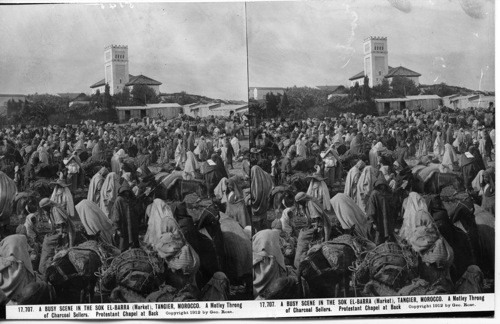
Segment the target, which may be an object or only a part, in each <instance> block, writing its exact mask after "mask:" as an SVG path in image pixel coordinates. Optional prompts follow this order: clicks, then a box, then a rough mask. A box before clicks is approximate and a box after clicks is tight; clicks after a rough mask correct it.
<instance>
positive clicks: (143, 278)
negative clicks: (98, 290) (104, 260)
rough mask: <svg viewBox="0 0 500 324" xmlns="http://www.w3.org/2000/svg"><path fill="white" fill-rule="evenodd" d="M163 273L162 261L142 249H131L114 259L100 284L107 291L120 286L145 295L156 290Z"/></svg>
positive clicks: (161, 280)
mask: <svg viewBox="0 0 500 324" xmlns="http://www.w3.org/2000/svg"><path fill="white" fill-rule="evenodd" d="M164 271H165V267H164V263H163V260H161V259H160V258H158V257H157V256H156V255H154V254H148V252H146V251H144V250H142V249H131V250H128V251H125V252H123V253H122V254H120V255H119V256H117V257H116V258H114V260H113V261H112V262H111V265H110V266H109V268H108V269H107V270H106V271H105V272H104V273H103V275H102V284H103V286H104V288H106V289H108V290H112V289H113V288H115V287H116V286H122V287H125V288H128V289H130V290H132V291H134V292H136V293H138V294H140V295H147V294H149V293H151V292H153V291H155V290H158V288H159V287H160V284H161V283H162V282H163V279H162V277H163V273H164Z"/></svg>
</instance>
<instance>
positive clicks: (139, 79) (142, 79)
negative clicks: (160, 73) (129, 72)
mask: <svg viewBox="0 0 500 324" xmlns="http://www.w3.org/2000/svg"><path fill="white" fill-rule="evenodd" d="M136 84H145V85H161V84H162V83H161V82H159V81H156V80H153V79H151V78H149V77H147V76H145V75H142V74H140V75H138V76H136V77H134V76H130V77H129V81H128V82H127V83H126V84H125V85H126V86H131V85H136Z"/></svg>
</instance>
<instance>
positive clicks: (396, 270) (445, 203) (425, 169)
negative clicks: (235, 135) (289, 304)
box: [247, 0, 496, 316]
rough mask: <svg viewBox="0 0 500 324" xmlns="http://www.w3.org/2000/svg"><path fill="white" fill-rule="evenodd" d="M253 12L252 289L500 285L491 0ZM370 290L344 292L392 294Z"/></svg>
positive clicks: (299, 293) (447, 289) (293, 295)
mask: <svg viewBox="0 0 500 324" xmlns="http://www.w3.org/2000/svg"><path fill="white" fill-rule="evenodd" d="M247 21H248V34H247V37H248V64H249V85H250V87H249V109H250V113H251V115H252V116H253V118H255V119H256V125H257V126H256V127H251V129H250V133H251V138H250V147H251V151H250V152H251V158H250V160H251V165H252V173H251V181H252V187H251V188H252V201H253V205H252V225H253V232H254V236H253V239H252V247H253V255H254V257H253V260H254V261H253V269H254V286H253V287H254V296H255V297H256V298H258V299H264V300H271V299H285V300H286V299H303V298H339V297H380V298H379V300H382V298H383V297H388V296H390V297H391V298H389V300H390V302H400V303H404V302H413V301H415V300H417V298H414V297H413V298H412V297H410V296H417V295H418V296H421V295H429V297H427V298H424V299H423V300H428V301H434V302H436V303H438V302H439V301H443V300H445V299H446V300H447V298H446V297H442V296H443V295H446V294H492V293H493V292H494V271H495V268H494V265H495V257H494V256H495V249H494V247H495V229H494V225H495V216H494V215H495V211H494V209H495V153H496V152H495V92H494V91H495V73H494V71H495V46H494V45H495V42H494V2H493V1H409V0H389V1H307V2H305V1H304V2H300V1H299V2H254V3H248V4H247ZM398 296H400V297H398ZM403 296H404V297H403ZM477 298H483V297H482V296H478V297H477ZM376 300H377V299H375V301H376ZM418 300H419V301H420V300H421V299H420V297H419V298H418ZM473 300H474V297H473V296H471V297H470V298H469V299H468V302H472V301H473ZM368 301H371V300H368ZM363 303H367V302H366V301H365V302H363V301H361V302H360V303H359V304H354V305H352V304H349V305H344V307H345V309H346V310H348V309H351V310H353V311H356V310H359V311H363V314H370V313H371V314H374V313H377V311H379V310H382V306H381V305H377V303H376V302H375V303H373V302H370V303H367V304H366V305H364V304H363ZM325 307H330V306H325ZM312 308H314V307H311V305H306V306H303V307H301V306H297V307H294V308H293V309H292V312H296V315H298V316H304V313H306V314H307V312H310V311H311V309H312ZM415 311H417V312H418V309H415ZM434 311H435V312H440V311H442V310H440V309H435V310H434ZM471 311H472V310H471Z"/></svg>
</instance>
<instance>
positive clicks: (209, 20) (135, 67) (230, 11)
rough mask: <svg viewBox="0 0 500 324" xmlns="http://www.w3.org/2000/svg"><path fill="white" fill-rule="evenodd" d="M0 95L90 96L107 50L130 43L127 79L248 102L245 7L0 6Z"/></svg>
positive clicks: (212, 4)
mask: <svg viewBox="0 0 500 324" xmlns="http://www.w3.org/2000/svg"><path fill="white" fill-rule="evenodd" d="M0 21H1V24H0V44H1V45H0V76H1V77H0V93H21V94H30V93H35V92H38V93H58V92H90V88H89V86H90V85H91V84H93V83H95V82H97V81H99V80H101V79H103V78H104V54H103V53H104V47H105V46H106V45H109V44H119V45H128V50H129V71H130V74H134V75H137V74H141V73H142V74H144V75H146V76H149V77H151V78H153V79H155V80H158V81H160V82H162V83H163V84H162V85H161V86H160V90H161V91H162V92H177V91H182V90H184V91H187V92H188V93H193V94H200V95H206V96H209V97H213V98H221V99H236V100H247V96H248V92H247V87H248V84H247V82H248V79H247V56H246V40H245V5H244V3H241V2H240V3H215V4H214V3H211V4H209V3H200V4H195V3H184V4H182V3H181V4H172V3H159V4H134V5H133V7H132V8H131V6H130V5H124V6H123V8H122V7H120V5H117V6H116V7H115V8H114V9H113V8H111V7H110V6H109V5H105V6H104V7H101V6H96V5H81V4H71V5H23V6H19V5H17V6H15V5H13V6H2V8H0Z"/></svg>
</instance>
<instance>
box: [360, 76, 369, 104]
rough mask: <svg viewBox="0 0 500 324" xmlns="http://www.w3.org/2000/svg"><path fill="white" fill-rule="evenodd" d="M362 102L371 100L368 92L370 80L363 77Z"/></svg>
mask: <svg viewBox="0 0 500 324" xmlns="http://www.w3.org/2000/svg"><path fill="white" fill-rule="evenodd" d="M361 93H362V98H363V100H366V101H370V100H371V91H370V80H369V79H368V77H367V76H366V75H365V77H364V78H363V89H362V91H361Z"/></svg>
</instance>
